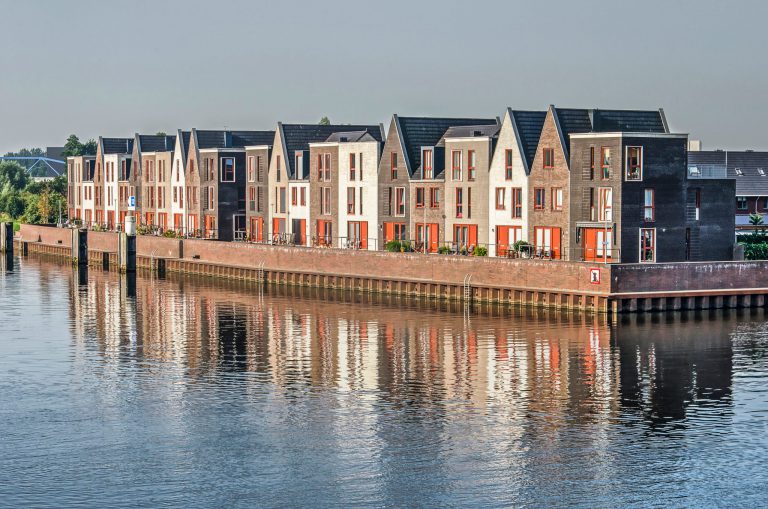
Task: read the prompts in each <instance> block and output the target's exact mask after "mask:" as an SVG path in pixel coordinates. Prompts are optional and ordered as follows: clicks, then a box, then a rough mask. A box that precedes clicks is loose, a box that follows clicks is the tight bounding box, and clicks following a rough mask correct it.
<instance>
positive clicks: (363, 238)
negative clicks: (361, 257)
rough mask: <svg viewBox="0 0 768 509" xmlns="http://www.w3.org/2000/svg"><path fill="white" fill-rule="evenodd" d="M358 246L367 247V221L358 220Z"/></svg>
mask: <svg viewBox="0 0 768 509" xmlns="http://www.w3.org/2000/svg"><path fill="white" fill-rule="evenodd" d="M360 247H361V248H362V249H368V221H361V222H360Z"/></svg>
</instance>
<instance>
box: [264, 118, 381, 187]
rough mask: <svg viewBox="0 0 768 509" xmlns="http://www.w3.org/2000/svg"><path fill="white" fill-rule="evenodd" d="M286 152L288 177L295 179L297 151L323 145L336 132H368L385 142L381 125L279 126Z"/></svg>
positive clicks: (377, 139)
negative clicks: (295, 154)
mask: <svg viewBox="0 0 768 509" xmlns="http://www.w3.org/2000/svg"><path fill="white" fill-rule="evenodd" d="M277 128H278V130H280V132H281V136H282V140H283V148H284V150H285V159H286V161H285V165H286V168H287V170H288V177H289V178H295V173H296V172H295V168H294V164H295V161H294V157H293V154H294V153H295V151H297V150H309V144H310V143H321V142H324V141H326V140H327V139H328V137H329V136H331V135H332V134H333V133H336V132H351V131H367V132H368V134H370V135H371V136H372V137H373V138H374V139H375V140H376V141H383V140H384V129H383V127H382V126H381V125H320V124H283V123H282V122H279V123H278V124H277Z"/></svg>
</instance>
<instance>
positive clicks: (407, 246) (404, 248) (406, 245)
mask: <svg viewBox="0 0 768 509" xmlns="http://www.w3.org/2000/svg"><path fill="white" fill-rule="evenodd" d="M411 251H413V246H411V243H410V242H406V241H403V242H401V243H400V252H401V253H410V252H411Z"/></svg>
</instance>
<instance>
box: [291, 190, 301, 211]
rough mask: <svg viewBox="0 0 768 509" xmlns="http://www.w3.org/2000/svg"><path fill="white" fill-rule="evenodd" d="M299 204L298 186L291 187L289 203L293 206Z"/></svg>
mask: <svg viewBox="0 0 768 509" xmlns="http://www.w3.org/2000/svg"><path fill="white" fill-rule="evenodd" d="M298 204H299V188H297V187H292V188H291V205H293V206H294V207H295V206H296V205H298Z"/></svg>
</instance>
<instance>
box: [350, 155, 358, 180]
mask: <svg viewBox="0 0 768 509" xmlns="http://www.w3.org/2000/svg"><path fill="white" fill-rule="evenodd" d="M356 166H357V165H356V164H355V154H354V152H353V153H351V154H349V180H350V181H352V182H354V180H355V173H356V170H357V167H356Z"/></svg>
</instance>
